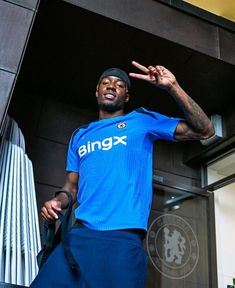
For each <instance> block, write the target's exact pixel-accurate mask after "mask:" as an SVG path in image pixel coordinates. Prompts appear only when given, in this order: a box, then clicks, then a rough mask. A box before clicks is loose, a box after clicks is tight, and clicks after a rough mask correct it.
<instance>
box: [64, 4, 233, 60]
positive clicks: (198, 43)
mask: <svg viewBox="0 0 235 288" xmlns="http://www.w3.org/2000/svg"><path fill="white" fill-rule="evenodd" d="M65 1H66V2H70V3H72V4H74V5H77V6H79V7H82V8H85V9H87V10H90V11H93V12H95V13H98V14H101V15H103V16H106V17H109V18H112V19H114V20H117V21H120V22H122V23H125V24H127V25H130V26H134V27H136V28H138V29H141V30H143V31H146V32H149V33H152V34H153V35H156V36H160V37H162V38H164V39H167V40H170V41H172V42H175V43H178V44H180V45H183V46H186V47H189V48H192V49H193V50H196V51H198V52H202V53H204V54H206V55H209V56H211V57H214V58H217V59H221V60H223V61H225V62H228V63H231V64H235V57H234V53H233V51H234V50H235V33H233V32H232V31H225V30H223V29H221V28H219V27H218V26H217V25H215V24H213V23H209V22H207V21H205V20H203V19H199V18H197V17H196V16H192V15H190V14H188V13H185V12H183V11H180V10H178V9H175V8H173V7H170V6H168V5H165V4H162V3H159V2H158V1H150V0H129V1H126V0H120V1H118V2H117V1H115V0H109V1H106V0H96V1H93V0H65ZM225 50H226V51H225Z"/></svg>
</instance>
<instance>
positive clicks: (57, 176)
mask: <svg viewBox="0 0 235 288" xmlns="http://www.w3.org/2000/svg"><path fill="white" fill-rule="evenodd" d="M9 115H10V116H11V117H12V118H14V119H15V120H16V122H17V123H18V124H19V126H20V128H21V129H22V132H23V134H24V136H25V142H26V152H27V154H28V157H29V158H30V160H31V161H32V164H33V169H34V177H35V188H36V197H37V206H38V212H39V218H40V226H41V232H42V219H41V217H40V210H41V207H42V205H43V203H44V202H45V201H47V200H49V199H51V198H53V197H54V193H55V192H56V191H58V189H60V188H61V187H62V186H63V185H64V183H65V178H66V171H65V166H66V155H67V145H68V142H69V139H70V136H71V134H72V132H73V131H74V130H75V129H77V128H78V127H79V126H81V125H83V124H84V123H87V122H88V121H91V120H92V119H94V118H95V116H96V115H94V113H92V112H90V111H86V110H84V109H82V110H81V109H79V108H77V107H73V106H71V105H66V104H64V103H63V104H62V103H60V102H57V101H55V100H52V99H50V98H46V97H43V95H27V94H21V95H17V96H16V95H15V96H14V97H13V99H12V102H11V105H10V109H9Z"/></svg>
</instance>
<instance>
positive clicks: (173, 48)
mask: <svg viewBox="0 0 235 288" xmlns="http://www.w3.org/2000/svg"><path fill="white" fill-rule="evenodd" d="M132 60H136V61H138V62H140V63H142V64H143V65H146V66H148V65H150V64H151V65H156V64H161V65H164V66H165V67H167V68H168V69H170V70H171V71H172V72H173V73H174V74H175V75H176V77H177V79H178V81H179V83H180V84H181V86H182V87H183V88H184V89H185V90H186V91H187V92H188V94H189V95H190V96H192V98H193V99H195V100H196V101H197V102H198V103H199V104H200V105H201V106H202V107H203V109H204V110H205V111H206V113H207V114H208V115H212V114H216V113H217V114H222V113H225V111H226V109H227V107H229V105H231V101H232V98H233V93H234V92H233V91H234V88H233V86H234V83H233V82H234V75H235V73H234V72H235V67H234V66H232V65H230V64H227V63H224V62H222V61H219V60H217V59H214V58H211V57H209V56H206V55H203V54H200V53H198V52H196V51H193V50H191V49H189V48H186V47H183V46H180V45H178V44H176V43H173V42H170V41H167V40H164V39H162V38H159V37H157V36H154V35H151V34H149V33H146V32H144V31H140V30H138V29H136V28H134V27H130V26H127V25H125V24H122V23H120V22H117V21H114V20H112V19H109V18H106V17H103V16H100V15H97V14H95V13H92V12H89V11H87V10H84V9H81V8H79V7H76V6H74V5H72V4H69V3H66V2H64V1H62V0H61V1H60V0H50V1H44V0H42V1H41V4H40V7H39V10H38V13H37V17H36V19H35V23H34V26H33V28H32V33H31V36H30V38H29V42H28V45H27V49H26V52H25V57H24V60H23V62H22V66H21V70H20V73H19V76H18V80H17V83H16V88H15V92H14V93H15V95H18V94H24V95H43V96H45V97H50V98H53V99H56V100H57V101H60V102H64V103H66V104H69V105H73V106H78V107H80V108H85V109H89V110H96V109H97V108H96V107H97V106H96V98H95V87H96V84H97V79H98V78H99V76H100V74H101V73H102V72H103V70H105V69H107V68H109V67H120V68H122V69H124V70H126V71H127V72H135V71H136V72H137V69H136V68H135V67H132V65H131V61H132ZM13 97H14V95H13ZM32 97H34V96H32ZM128 105H129V106H128V107H127V110H131V109H134V108H136V107H139V106H144V107H146V108H151V109H153V110H156V111H158V112H160V113H163V114H167V115H172V116H182V115H181V114H182V111H181V110H180V109H179V107H178V106H177V105H176V104H175V102H174V100H173V99H172V98H171V97H170V96H169V95H168V94H167V93H166V92H165V91H161V90H159V89H157V88H155V87H154V86H151V85H150V84H148V83H147V82H143V81H140V80H136V79H133V80H132V90H131V101H130V103H129V104H128Z"/></svg>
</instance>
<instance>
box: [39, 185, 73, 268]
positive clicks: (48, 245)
mask: <svg viewBox="0 0 235 288" xmlns="http://www.w3.org/2000/svg"><path fill="white" fill-rule="evenodd" d="M60 192H63V193H66V195H67V196H68V199H69V204H68V208H67V210H66V212H65V214H62V213H58V217H59V220H60V225H59V227H58V229H57V231H56V232H55V223H47V222H45V224H44V241H43V242H44V243H43V247H42V249H41V250H40V251H39V253H38V255H37V263H38V267H39V269H40V268H41V267H42V266H43V264H44V263H45V262H46V260H47V258H48V257H49V256H50V254H51V253H52V252H53V250H54V249H55V248H56V247H57V245H58V244H59V243H60V242H61V244H62V246H63V248H64V249H65V254H66V257H67V259H68V262H69V265H70V267H71V268H72V269H73V270H74V269H76V270H77V269H78V268H79V266H78V264H77V263H76V261H75V259H74V257H73V254H72V252H71V251H70V248H69V246H68V245H67V243H66V234H67V232H68V230H69V229H70V227H71V221H70V218H71V217H70V216H71V212H72V206H73V201H72V200H73V199H72V196H71V194H70V193H69V192H68V191H65V190H60V191H58V192H57V193H56V194H55V195H57V194H59V193H60Z"/></svg>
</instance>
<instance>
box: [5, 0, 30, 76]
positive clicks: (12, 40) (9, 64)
mask: <svg viewBox="0 0 235 288" xmlns="http://www.w3.org/2000/svg"><path fill="white" fill-rule="evenodd" d="M32 17H33V12H32V11H30V10H28V9H25V8H22V7H20V6H17V5H14V4H12V3H8V2H4V1H0V39H1V41H0V68H2V69H4V70H7V71H10V72H14V73H15V72H16V71H17V68H18V65H19V62H20V58H21V55H22V52H23V49H24V45H25V42H26V39H27V35H28V32H29V28H30V25H31V21H32Z"/></svg>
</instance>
